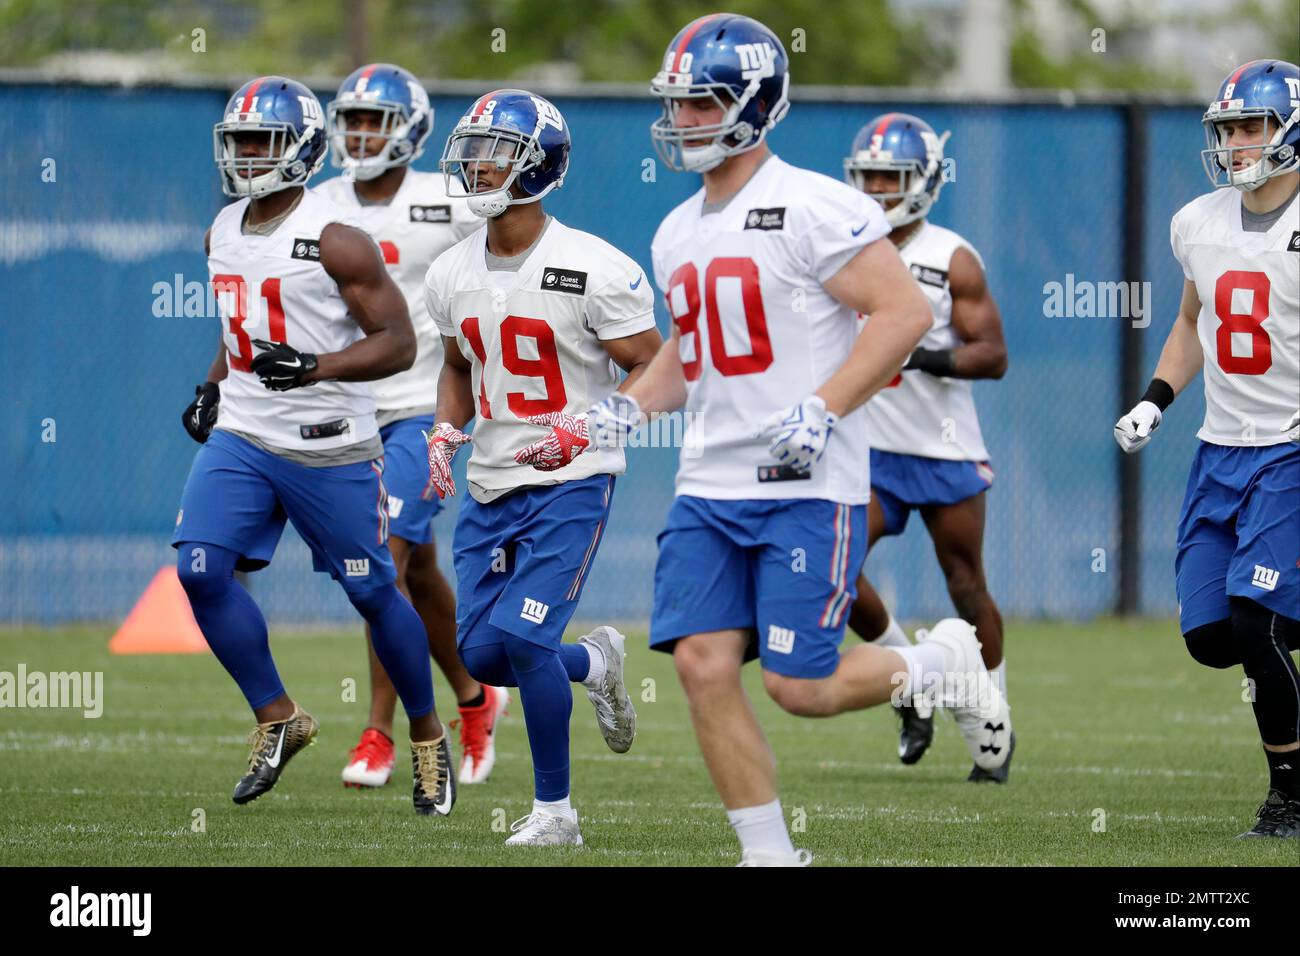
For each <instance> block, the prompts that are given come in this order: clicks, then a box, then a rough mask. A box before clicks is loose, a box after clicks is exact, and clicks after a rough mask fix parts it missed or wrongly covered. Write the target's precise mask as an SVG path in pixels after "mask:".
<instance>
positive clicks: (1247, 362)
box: [1170, 189, 1300, 445]
mask: <svg viewBox="0 0 1300 956" xmlns="http://www.w3.org/2000/svg"><path fill="white" fill-rule="evenodd" d="M1170 241H1171V243H1172V245H1173V248H1174V256H1175V257H1176V258H1177V259H1178V261H1179V263H1180V264H1181V265H1182V267H1183V274H1184V275H1185V276H1186V277H1187V278H1188V279H1189V280H1190V281H1191V282H1193V283H1195V284H1196V293H1197V295H1198V296H1199V297H1200V300H1201V312H1200V315H1198V316H1197V319H1196V331H1197V335H1198V336H1199V337H1200V340H1201V350H1202V351H1203V352H1204V353H1205V370H1204V375H1205V422H1204V424H1202V425H1201V430H1200V431H1199V432H1197V437H1198V438H1200V439H1201V440H1202V441H1206V442H1210V443H1211V444H1214V445H1276V444H1280V443H1281V442H1284V441H1286V440H1287V437H1286V435H1285V433H1284V432H1283V431H1282V428H1283V427H1285V426H1286V424H1287V422H1288V421H1290V419H1291V416H1292V415H1294V414H1295V413H1296V408H1297V406H1298V405H1300V198H1293V199H1292V200H1291V203H1290V205H1289V206H1288V207H1287V208H1286V209H1285V210H1284V211H1283V212H1282V215H1281V217H1280V218H1279V219H1278V221H1277V222H1275V223H1273V225H1272V227H1271V228H1270V229H1269V230H1268V231H1267V232H1247V231H1246V230H1244V229H1243V228H1242V222H1241V193H1240V192H1238V191H1237V190H1236V189H1219V190H1216V191H1214V192H1212V193H1206V194H1205V195H1203V196H1200V197H1198V198H1197V199H1194V200H1192V201H1191V202H1190V203H1188V204H1187V205H1186V206H1184V207H1183V208H1182V209H1180V210H1179V211H1178V213H1177V215H1175V216H1174V219H1173V222H1172V224H1171V226H1170ZM1176 321H1177V320H1176Z"/></svg>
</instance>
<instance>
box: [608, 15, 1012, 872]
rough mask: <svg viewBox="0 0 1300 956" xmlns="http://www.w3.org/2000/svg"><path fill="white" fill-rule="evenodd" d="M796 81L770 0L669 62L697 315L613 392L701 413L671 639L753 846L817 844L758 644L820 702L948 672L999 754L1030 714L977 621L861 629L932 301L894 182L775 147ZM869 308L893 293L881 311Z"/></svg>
mask: <svg viewBox="0 0 1300 956" xmlns="http://www.w3.org/2000/svg"><path fill="white" fill-rule="evenodd" d="M788 86H789V74H788V72H787V59H786V53H785V50H784V48H783V47H782V45H781V41H780V40H779V39H778V38H777V37H776V35H775V34H773V33H772V31H771V30H769V29H768V28H767V27H765V26H763V25H762V24H761V23H758V22H757V21H755V20H752V19H750V18H748V17H743V16H736V15H733V14H713V15H710V16H705V17H701V18H699V19H697V20H695V21H693V22H692V23H690V24H689V25H687V26H686V27H685V28H684V29H683V30H681V32H679V33H678V34H677V36H676V37H675V38H674V39H673V41H672V43H671V44H670V45H669V47H668V50H667V53H666V54H665V56H664V60H663V67H662V69H661V70H660V72H659V73H658V74H657V75H656V76H655V77H654V80H653V81H652V84H651V90H652V92H653V93H654V94H655V95H656V96H658V97H659V98H661V100H662V102H663V108H664V112H663V116H662V118H661V119H659V120H658V121H656V122H655V123H654V125H653V126H652V127H651V136H652V138H653V140H654V142H655V145H656V147H657V148H658V151H659V154H660V156H661V157H662V159H663V160H664V162H666V163H667V164H668V165H669V166H670V167H671V168H672V169H674V170H679V171H689V172H694V173H700V174H702V176H703V186H702V188H701V189H700V190H699V191H698V192H697V193H696V194H695V195H693V196H692V197H691V198H690V199H688V200H687V201H686V202H684V203H682V204H681V205H680V206H678V207H677V208H676V209H674V210H673V211H672V212H671V213H669V215H668V217H667V218H666V219H665V220H664V221H663V223H662V224H661V225H660V227H659V230H658V232H657V233H656V235H655V238H654V242H653V245H652V247H651V255H652V257H653V260H654V270H655V281H656V283H657V284H658V286H659V288H660V290H661V291H662V292H663V294H664V296H665V297H666V299H667V304H668V309H669V312H670V313H671V315H672V317H673V326H674V327H673V334H672V337H671V340H670V341H669V342H668V343H667V344H666V345H665V346H664V347H663V348H662V349H661V350H660V352H659V354H658V355H657V356H656V357H655V359H654V361H653V362H652V363H651V365H650V367H649V368H648V369H647V370H646V371H645V373H644V374H643V375H642V376H641V378H640V379H639V380H638V381H637V382H636V384H634V385H633V386H632V387H631V388H630V389H629V390H628V391H627V392H626V394H621V395H616V396H613V397H611V398H610V399H607V400H606V401H605V402H603V403H601V405H599V406H598V407H597V408H595V409H592V410H591V412H590V413H589V416H590V419H591V423H590V427H591V430H592V433H593V435H594V436H595V438H596V443H597V444H600V445H604V444H606V443H610V444H617V443H618V442H622V441H626V440H627V436H628V434H629V433H630V431H631V430H632V428H634V427H636V425H637V424H638V423H639V422H640V421H641V420H642V419H643V417H644V416H645V415H648V414H654V413H658V412H663V411H668V410H671V409H674V408H678V407H680V406H682V405H683V404H684V405H685V407H686V409H687V410H688V411H689V412H691V413H693V414H692V415H691V423H690V426H689V431H688V433H687V436H686V440H685V447H684V448H683V453H682V458H681V465H680V469H679V471H678V474H677V487H676V491H677V497H676V500H675V502H674V504H673V506H672V509H671V510H670V512H669V514H668V520H667V527H666V528H665V529H664V531H663V533H662V534H661V535H660V536H659V559H658V566H657V567H656V570H655V593H654V612H653V616H652V618H651V623H650V643H651V646H652V647H654V648H656V649H658V650H661V651H667V652H670V653H671V654H672V655H673V661H674V664H675V665H676V669H677V673H678V676H679V678H680V679H681V682H682V685H683V686H684V688H685V690H686V695H687V698H688V700H689V702H690V710H691V719H692V722H693V724H694V727H695V733H696V737H697V739H698V741H699V745H700V750H701V752H702V753H703V756H704V760H705V763H706V764H707V765H708V768H709V772H710V774H711V776H712V778H713V783H714V786H715V787H716V788H717V790H718V793H719V795H720V796H721V798H722V803H723V806H724V807H725V808H726V811H727V816H728V818H729V820H730V822H731V824H732V826H733V827H734V828H735V831H736V834H737V836H738V837H739V840H740V844H741V847H742V856H741V863H742V865H751V866H763V865H771V866H786V865H800V864H803V863H806V862H807V861H808V856H807V854H806V853H804V852H802V851H796V850H795V849H794V847H793V846H792V844H791V842H790V836H789V833H788V831H787V829H786V825H785V820H784V817H783V816H782V812H781V804H780V801H779V799H778V797H777V790H776V764H775V761H774V759H773V755H772V751H771V749H770V748H769V746H768V744H767V741H766V739H765V737H764V735H763V731H762V728H761V727H760V726H759V724H758V721H757V720H756V719H755V717H754V712H753V710H752V708H751V707H750V705H749V701H748V700H747V698H746V696H745V692H744V689H743V687H742V684H741V666H742V664H744V663H745V661H747V660H751V659H753V658H758V659H759V660H760V661H761V663H762V668H763V683H764V687H765V689H766V691H767V693H768V694H769V695H770V696H771V697H772V698H773V699H774V700H775V701H776V702H777V703H778V704H779V705H780V706H781V707H782V708H783V709H785V710H786V711H788V712H790V713H792V714H797V715H801V716H809V717H813V716H816V717H828V716H831V715H833V714H839V713H844V712H846V711H851V710H859V709H861V708H864V707H869V706H872V705H875V704H881V703H885V702H887V701H889V700H890V699H891V696H895V695H902V696H907V695H911V694H913V693H919V692H920V691H921V690H922V686H923V685H926V686H927V687H928V688H931V689H933V690H936V691H939V692H940V694H941V695H942V697H943V702H944V703H945V704H946V705H947V706H951V707H954V708H955V714H956V715H957V717H958V725H959V727H960V728H961V730H962V733H963V735H964V736H965V737H966V739H967V742H968V746H969V747H970V749H971V752H972V754H973V755H974V756H975V759H976V761H977V762H978V763H979V764H980V765H981V766H983V767H985V769H988V770H994V769H996V768H997V767H998V766H1000V765H1001V763H1002V761H1003V760H1005V755H1006V746H1005V743H1006V741H1005V735H1006V733H1007V732H1008V731H1009V729H1010V724H1009V719H1008V715H1007V713H1006V707H1005V704H1004V703H1003V702H1002V699H1001V695H1000V694H999V693H998V691H997V688H996V687H995V686H994V685H993V683H992V681H991V680H990V679H989V677H988V673H987V671H985V669H984V666H983V664H982V663H981V661H980V657H979V644H978V642H977V641H976V640H975V634H974V630H973V629H972V628H971V627H970V625H969V624H966V623H965V622H964V621H957V620H948V621H943V622H941V623H940V624H939V625H937V626H936V627H935V628H934V629H933V630H931V631H930V632H929V633H928V634H926V635H925V637H924V638H923V640H922V642H921V643H920V644H918V645H916V646H909V647H881V646H878V645H875V644H863V645H860V646H856V647H854V648H852V649H851V650H849V651H848V652H847V653H845V654H843V655H841V654H840V653H839V650H838V646H839V644H840V641H841V639H842V638H843V634H844V618H845V615H846V613H847V611H848V608H849V606H850V604H851V603H852V601H853V595H854V582H855V580H856V578H857V575H858V571H859V569H860V567H861V565H862V561H863V558H864V557H865V553H866V503H867V499H868V495H869V490H870V486H869V483H868V475H867V468H866V467H865V465H866V464H867V455H868V446H867V429H866V421H865V415H864V412H863V410H862V407H861V406H862V404H863V402H865V401H866V400H867V398H869V397H870V396H871V394H872V393H874V392H875V391H877V390H878V389H880V388H881V387H883V386H884V385H885V384H886V383H887V382H888V381H889V380H890V379H891V378H893V377H894V375H895V374H897V372H898V371H899V370H900V369H901V368H902V366H903V363H904V361H906V359H907V357H908V356H909V355H910V354H911V353H912V352H913V350H914V349H915V348H916V346H917V343H918V342H919V341H920V339H921V337H922V335H923V334H924V333H925V331H926V330H927V329H928V328H929V327H930V324H931V319H932V317H931V314H930V310H929V308H928V306H927V303H926V300H925V297H924V295H923V294H922V293H921V290H920V289H919V288H918V286H917V284H916V282H915V281H914V280H913V279H912V277H911V276H910V275H909V274H908V272H907V268H906V267H905V266H904V265H903V262H902V260H901V259H899V256H898V253H897V252H896V251H895V249H894V246H893V244H892V243H890V242H889V238H888V234H889V226H888V224H887V223H886V221H885V217H884V213H883V212H882V211H881V209H880V206H879V204H877V203H876V202H874V201H872V200H871V199H870V198H868V197H867V196H865V195H864V194H862V193H861V192H858V191H856V190H854V189H852V188H851V187H849V186H848V185H846V184H845V183H843V182H839V181H836V180H833V179H830V178H829V177H826V176H822V175H819V174H817V173H813V172H810V171H808V170H804V169H799V168H796V167H794V166H790V165H788V164H786V163H784V162H782V161H781V160H780V159H779V158H777V157H776V156H775V155H773V154H772V152H771V151H770V150H769V148H768V146H767V144H766V142H765V137H766V135H767V132H768V131H769V130H770V129H771V128H772V127H773V126H775V125H776V123H777V122H778V121H780V119H781V117H782V116H783V115H784V114H785V112H786V109H787V106H788V101H787V91H788ZM858 312H864V313H868V314H870V315H871V317H872V318H871V321H870V322H869V323H868V324H867V325H866V327H865V329H864V330H863V331H862V332H861V334H859V332H858V322H857V313H858ZM792 400H793V401H794V404H793V405H791V404H790V403H791V401H792ZM688 452H689V454H688ZM959 683H960V684H962V685H964V686H962V687H960V688H959V687H958V686H957V685H958V684H959ZM949 689H951V690H952V691H953V692H952V693H949V692H948V691H949Z"/></svg>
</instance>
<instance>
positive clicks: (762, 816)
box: [727, 800, 794, 853]
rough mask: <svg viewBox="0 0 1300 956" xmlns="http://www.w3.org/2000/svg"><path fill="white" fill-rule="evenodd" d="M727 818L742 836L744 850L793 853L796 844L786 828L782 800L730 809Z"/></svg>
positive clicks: (739, 835) (737, 834)
mask: <svg viewBox="0 0 1300 956" xmlns="http://www.w3.org/2000/svg"><path fill="white" fill-rule="evenodd" d="M727 819H728V820H730V821H731V825H732V827H733V828H734V829H735V831H736V836H737V837H739V838H740V848H741V849H742V850H767V851H769V852H772V853H793V852H794V844H793V843H791V842H790V833H789V831H788V830H786V828H785V816H784V815H783V814H782V813H781V801H780V800H773V801H772V802H771V803H765V804H763V805H762V806H760V807H742V808H741V809H739V810H728V811H727Z"/></svg>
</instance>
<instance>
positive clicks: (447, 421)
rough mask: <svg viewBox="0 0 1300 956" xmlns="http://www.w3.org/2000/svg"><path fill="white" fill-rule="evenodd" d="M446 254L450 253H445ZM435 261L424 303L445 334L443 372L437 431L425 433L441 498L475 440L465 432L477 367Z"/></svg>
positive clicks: (431, 471) (431, 472)
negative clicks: (458, 332)
mask: <svg viewBox="0 0 1300 956" xmlns="http://www.w3.org/2000/svg"><path fill="white" fill-rule="evenodd" d="M444 255H446V253H444ZM441 259H442V256H439V258H438V259H435V260H434V261H433V264H432V265H430V266H429V271H428V272H427V273H426V274H425V276H424V305H425V308H426V309H428V311H429V317H430V318H431V319H433V324H434V325H435V326H436V327H437V329H438V333H439V335H440V336H441V337H442V354H443V359H442V371H441V372H439V373H438V407H437V410H436V411H435V412H434V413H433V420H434V421H435V422H436V423H437V424H436V425H435V426H434V428H433V431H431V432H425V434H424V440H425V441H426V442H427V443H428V446H429V480H430V481H431V482H433V490H434V491H436V492H437V493H438V497H439V498H446V497H448V496H449V495H454V494H456V482H455V480H454V479H453V478H452V475H451V461H452V459H453V458H455V457H456V451H457V450H458V449H459V448H460V447H461V446H462V445H467V444H469V442H470V441H472V440H473V439H471V438H470V436H469V435H466V434H465V433H464V432H462V431H461V429H462V428H464V427H465V425H466V424H468V423H469V421H470V419H472V418H473V417H474V414H475V412H474V381H473V366H472V365H471V364H470V361H469V359H467V358H466V357H465V354H464V353H463V352H461V350H460V343H459V342H458V341H457V340H456V336H455V335H454V334H452V335H448V334H447V333H448V332H454V331H455V326H454V325H453V323H452V321H451V318H450V316H448V315H447V310H446V307H445V293H444V291H443V289H442V285H441V271H440V270H439V262H440V260H441Z"/></svg>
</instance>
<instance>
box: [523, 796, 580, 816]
mask: <svg viewBox="0 0 1300 956" xmlns="http://www.w3.org/2000/svg"><path fill="white" fill-rule="evenodd" d="M533 813H551V814H554V815H555V816H560V817H568V818H569V819H570V820H573V819H575V818H576V815H575V814H574V812H573V807H572V805H570V803H569V798H568V797H567V796H566V797H564V798H563V799H560V800H537V799H534V800H533Z"/></svg>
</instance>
